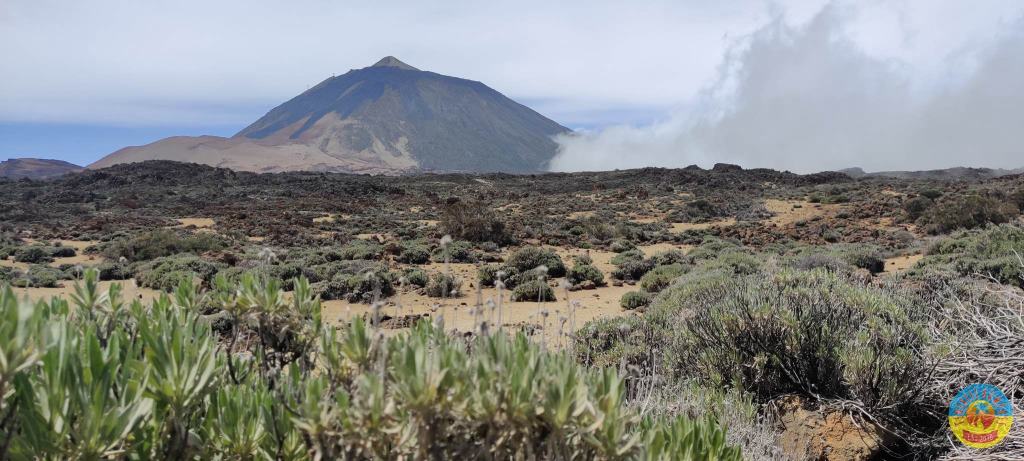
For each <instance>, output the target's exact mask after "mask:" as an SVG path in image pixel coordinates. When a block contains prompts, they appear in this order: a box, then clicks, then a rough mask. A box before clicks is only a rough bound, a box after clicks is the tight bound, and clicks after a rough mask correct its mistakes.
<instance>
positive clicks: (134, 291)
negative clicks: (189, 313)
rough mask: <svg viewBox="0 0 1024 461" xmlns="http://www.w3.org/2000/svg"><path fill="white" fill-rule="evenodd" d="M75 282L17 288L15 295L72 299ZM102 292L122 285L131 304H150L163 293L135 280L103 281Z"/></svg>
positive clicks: (33, 298) (101, 283) (35, 299)
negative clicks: (136, 300)
mask: <svg viewBox="0 0 1024 461" xmlns="http://www.w3.org/2000/svg"><path fill="white" fill-rule="evenodd" d="M75 283H76V282H75V281H74V280H66V281H64V282H63V286H60V287H56V288H28V289H25V288H17V289H15V291H14V292H15V294H17V295H18V296H25V295H28V297H29V299H31V300H32V301H39V300H49V299H50V298H52V297H54V296H57V297H60V298H64V299H68V300H70V299H71V295H72V294H74V293H75ZM98 283H99V287H100V290H101V291H102V292H104V293H106V292H107V290H109V289H110V286H111V285H113V284H120V285H121V297H122V299H124V300H125V301H128V302H131V301H132V300H135V299H138V300H139V301H142V302H144V303H148V302H149V301H152V300H154V299H157V298H159V297H160V295H161V294H163V292H161V291H157V290H153V289H149V288H142V287H140V286H138V284H136V283H135V279H128V280H117V281H109V280H108V281H101V282H98Z"/></svg>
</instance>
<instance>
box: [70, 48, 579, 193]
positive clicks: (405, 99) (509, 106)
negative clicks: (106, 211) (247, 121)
mask: <svg viewBox="0 0 1024 461" xmlns="http://www.w3.org/2000/svg"><path fill="white" fill-rule="evenodd" d="M568 131H569V130H568V129H567V128H565V127H563V126H561V125H559V124H558V123H555V122H554V121H552V120H550V119H547V118H545V117H544V116H542V115H540V114H538V113H537V112H535V111H533V110H531V109H530V108H528V107H526V106H523V105H522V104H519V103H517V102H515V101H513V100H511V99H509V98H507V97H505V96H504V95H502V94H501V93H499V92H497V91H495V90H493V89H491V88H490V87H488V86H487V85H484V84H483V83H480V82H475V81H471V80H465V79H460V78H455V77H448V76H444V75H440V74H436V73H433V72H425V71H420V70H418V69H416V68H414V67H412V66H409V65H407V64H405V63H403V62H401V61H399V60H398V59H395V58H393V57H390V56H389V57H386V58H384V59H382V60H380V61H379V62H378V63H377V64H374V65H373V66H370V67H366V68H363V69H357V70H352V71H349V72H347V73H345V74H344V75H340V76H337V77H331V78H329V79H327V80H324V81H323V82H321V83H320V84H318V85H316V86H315V87H313V88H311V89H309V90H308V91H306V92H304V93H302V94H300V95H299V96H296V97H295V98H292V99H291V100H289V101H287V102H285V103H284V104H281V105H280V106H277V107H275V108H274V109H272V110H271V111H270V112H268V113H267V114H266V115H265V116H263V117H262V118H260V119H259V120H257V121H255V122H254V123H252V124H251V125H249V126H248V127H246V128H244V129H243V130H241V131H240V132H239V133H238V134H236V135H235V136H234V137H232V138H219V137H213V136H203V137H199V138H191V137H175V138H168V139H165V140H161V141H158V142H156V143H153V144H150V145H147V146H142V147H131V148H126V149H122V150H120V151H118V152H115V153H113V154H111V155H109V156H107V157H105V158H103V159H101V160H100V161H98V162H96V163H94V164H93V165H90V168H101V167H106V166H110V165H113V164H116V163H126V162H137V161H143V160H157V159H165V160H179V161H187V162H194V163H205V164H208V165H214V166H222V167H228V168H232V169H238V170H247V171H290V170H317V171H349V172H369V173H402V172H410V171H421V170H425V171H476V172H481V171H502V172H535V171H542V170H544V169H545V167H546V166H547V162H548V161H550V159H551V158H552V157H553V156H554V155H555V153H556V150H557V144H556V143H555V142H554V141H553V140H552V139H551V138H552V136H554V135H557V134H560V133H565V132H568Z"/></svg>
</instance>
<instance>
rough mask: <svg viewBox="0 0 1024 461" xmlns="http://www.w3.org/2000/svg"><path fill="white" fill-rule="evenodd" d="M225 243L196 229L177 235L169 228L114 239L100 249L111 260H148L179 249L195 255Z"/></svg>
mask: <svg viewBox="0 0 1024 461" xmlns="http://www.w3.org/2000/svg"><path fill="white" fill-rule="evenodd" d="M224 247H225V243H224V241H223V240H222V239H221V238H220V237H218V236H217V235H215V234H211V233H206V232H199V233H195V234H184V235H179V234H178V233H177V232H175V231H173V230H170V229H157V230H152V231H148V232H143V233H141V234H136V235H134V236H131V237H126V238H119V239H116V240H113V241H111V242H109V243H107V244H105V245H104V246H103V249H102V253H103V256H105V257H106V258H107V259H110V260H114V261H117V260H119V259H121V258H125V259H127V260H128V261H148V260H151V259H155V258H160V257H165V256H174V255H177V254H181V253H192V254H197V255H198V254H201V253H205V252H207V251H215V250H221V249H223V248H224Z"/></svg>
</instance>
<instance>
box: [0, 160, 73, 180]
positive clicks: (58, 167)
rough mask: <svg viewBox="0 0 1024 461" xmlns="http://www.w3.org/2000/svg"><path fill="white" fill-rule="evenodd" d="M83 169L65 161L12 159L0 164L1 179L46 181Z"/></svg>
mask: <svg viewBox="0 0 1024 461" xmlns="http://www.w3.org/2000/svg"><path fill="white" fill-rule="evenodd" d="M83 169H84V168H82V167H80V166H78V165H75V164H73V163H68V162H65V161H63V160H53V159H44V158H12V159H9V160H6V161H3V162H0V178H31V179H46V178H53V177H57V176H61V175H64V174H67V173H74V172H78V171H82V170H83Z"/></svg>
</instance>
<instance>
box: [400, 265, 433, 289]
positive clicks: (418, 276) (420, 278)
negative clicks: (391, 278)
mask: <svg viewBox="0 0 1024 461" xmlns="http://www.w3.org/2000/svg"><path fill="white" fill-rule="evenodd" d="M402 276H403V277H405V284H406V286H415V287H420V288H422V287H425V286H427V284H428V283H430V277H429V276H428V275H427V271H425V270H423V269H412V268H410V269H406V270H405V271H404V273H403V275H402Z"/></svg>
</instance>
